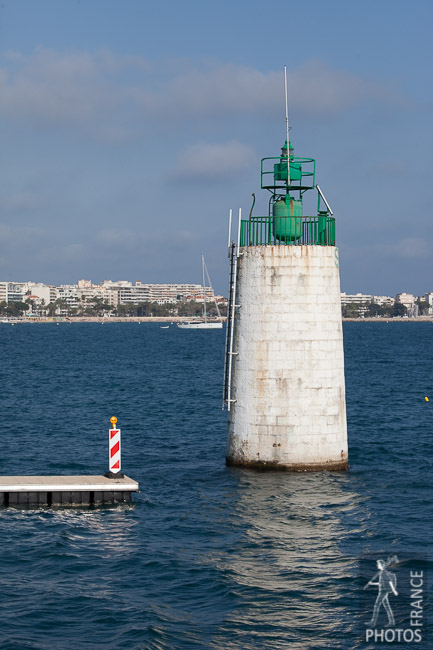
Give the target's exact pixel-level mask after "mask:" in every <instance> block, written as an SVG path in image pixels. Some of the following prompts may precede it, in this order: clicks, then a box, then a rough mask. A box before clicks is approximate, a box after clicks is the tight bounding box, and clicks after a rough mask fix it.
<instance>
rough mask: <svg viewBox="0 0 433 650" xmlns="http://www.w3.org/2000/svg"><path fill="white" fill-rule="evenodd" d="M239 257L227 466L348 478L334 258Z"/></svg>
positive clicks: (309, 252) (317, 253) (301, 250)
mask: <svg viewBox="0 0 433 650" xmlns="http://www.w3.org/2000/svg"><path fill="white" fill-rule="evenodd" d="M241 252H242V255H241V257H240V258H239V260H238V277H237V287H238V288H237V300H236V302H237V304H239V305H240V307H239V309H238V310H237V315H236V319H235V324H234V328H235V329H234V351H235V352H238V355H237V356H234V358H233V370H232V396H233V398H234V399H236V402H235V403H234V404H232V407H231V411H230V413H229V421H228V436H227V464H229V465H243V466H250V467H256V468H260V469H285V470H289V471H313V470H319V469H332V470H337V469H346V468H347V467H348V450H347V427H346V403H345V385H344V357H343V335H342V324H341V306H340V279H339V269H338V253H337V249H336V248H335V247H330V246H254V247H245V248H243V249H241Z"/></svg>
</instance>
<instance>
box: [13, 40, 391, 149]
mask: <svg viewBox="0 0 433 650" xmlns="http://www.w3.org/2000/svg"><path fill="white" fill-rule="evenodd" d="M171 69H172V70H174V72H170V70H169V69H168V68H167V67H166V66H165V64H164V63H163V62H156V63H153V64H150V63H149V62H148V61H147V60H145V59H143V58H141V57H135V56H121V55H118V54H116V53H113V52H110V51H108V50H103V51H100V52H97V53H90V52H85V51H79V52H67V53H61V52H57V51H55V50H50V49H46V48H41V47H40V48H37V49H36V50H35V51H34V52H33V53H32V54H31V55H23V54H20V53H17V52H7V53H5V54H4V55H3V65H2V67H1V68H0V113H1V114H3V115H4V116H6V117H8V118H10V119H13V120H21V121H23V120H24V121H35V120H36V121H42V122H43V123H44V124H45V125H47V124H50V125H56V124H62V123H71V124H79V125H83V124H86V127H87V128H88V127H89V123H91V122H92V123H93V129H94V131H95V132H97V131H98V129H100V131H101V134H102V135H101V136H100V137H104V132H105V133H106V134H107V139H108V141H109V140H110V137H111V139H112V140H113V141H119V140H120V141H123V140H124V139H125V137H127V134H126V131H129V129H130V128H131V129H132V130H134V128H135V129H136V128H137V125H139V124H143V123H146V122H148V121H149V120H153V121H157V122H160V121H162V120H165V119H167V118H168V117H170V118H171V119H180V120H184V119H189V120H191V119H196V118H197V117H202V118H204V119H207V118H212V119H215V118H223V117H225V116H227V115H248V114H250V115H251V114H260V115H263V114H268V115H272V114H274V115H281V114H282V113H283V110H284V97H283V76H282V72H281V70H279V71H273V70H271V71H260V70H258V69H256V68H253V67H251V66H237V65H233V64H222V63H220V62H213V63H209V62H208V63H204V64H202V65H201V67H197V64H196V63H195V62H191V61H188V60H182V61H179V62H178V64H177V65H176V66H172V68H171ZM288 82H289V103H290V107H291V108H292V109H294V110H299V111H303V112H304V113H305V114H308V115H310V116H318V115H319V116H323V115H324V116H327V115H336V114H340V113H342V112H344V111H345V110H347V109H348V108H350V107H352V106H356V105H358V104H359V103H360V102H362V101H364V100H366V99H373V100H374V99H376V100H379V101H382V100H383V99H384V98H385V99H386V89H385V91H384V89H383V87H380V88H379V87H378V86H377V85H375V84H373V83H371V82H368V81H366V80H363V79H361V78H360V77H357V76H356V75H353V74H350V73H348V72H345V71H342V70H337V69H333V68H331V67H329V66H327V65H326V64H324V63H323V62H321V61H318V60H314V61H307V62H305V63H304V64H303V65H301V66H300V67H298V68H296V69H292V70H289V71H288ZM122 111H123V113H122ZM126 116H127V117H126ZM119 122H120V126H119ZM131 122H133V123H131ZM104 130H105V131H104Z"/></svg>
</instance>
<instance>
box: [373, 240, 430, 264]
mask: <svg viewBox="0 0 433 650" xmlns="http://www.w3.org/2000/svg"><path fill="white" fill-rule="evenodd" d="M381 249H382V251H383V253H384V254H385V255H390V256H392V257H400V258H403V259H418V258H420V257H422V258H425V257H431V254H432V249H431V245H430V244H429V242H428V241H426V240H425V239H421V238H420V237H409V238H407V239H401V240H400V241H399V242H397V243H395V244H383V245H382V246H381Z"/></svg>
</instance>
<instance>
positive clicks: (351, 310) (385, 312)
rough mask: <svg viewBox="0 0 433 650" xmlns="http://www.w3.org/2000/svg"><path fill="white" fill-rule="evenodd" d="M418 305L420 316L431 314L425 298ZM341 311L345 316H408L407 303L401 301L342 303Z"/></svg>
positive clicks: (416, 302) (417, 301) (416, 303)
mask: <svg viewBox="0 0 433 650" xmlns="http://www.w3.org/2000/svg"><path fill="white" fill-rule="evenodd" d="M415 305H416V306H417V308H418V309H417V312H418V315H419V316H428V314H429V305H428V304H427V303H426V302H425V300H421V299H419V298H418V300H416V301H415ZM341 313H342V315H343V318H363V317H365V316H367V317H370V318H371V317H373V318H401V317H402V316H407V313H408V309H407V307H406V305H403V304H402V303H400V302H394V304H392V305H378V304H377V303H375V302H371V303H370V304H369V305H365V304H359V303H353V302H352V303H349V304H347V305H342V307H341Z"/></svg>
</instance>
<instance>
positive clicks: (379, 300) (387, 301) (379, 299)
mask: <svg viewBox="0 0 433 650" xmlns="http://www.w3.org/2000/svg"><path fill="white" fill-rule="evenodd" d="M372 302H374V303H375V304H376V305H380V306H381V307H392V305H393V304H394V298H391V296H373V301H372Z"/></svg>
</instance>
